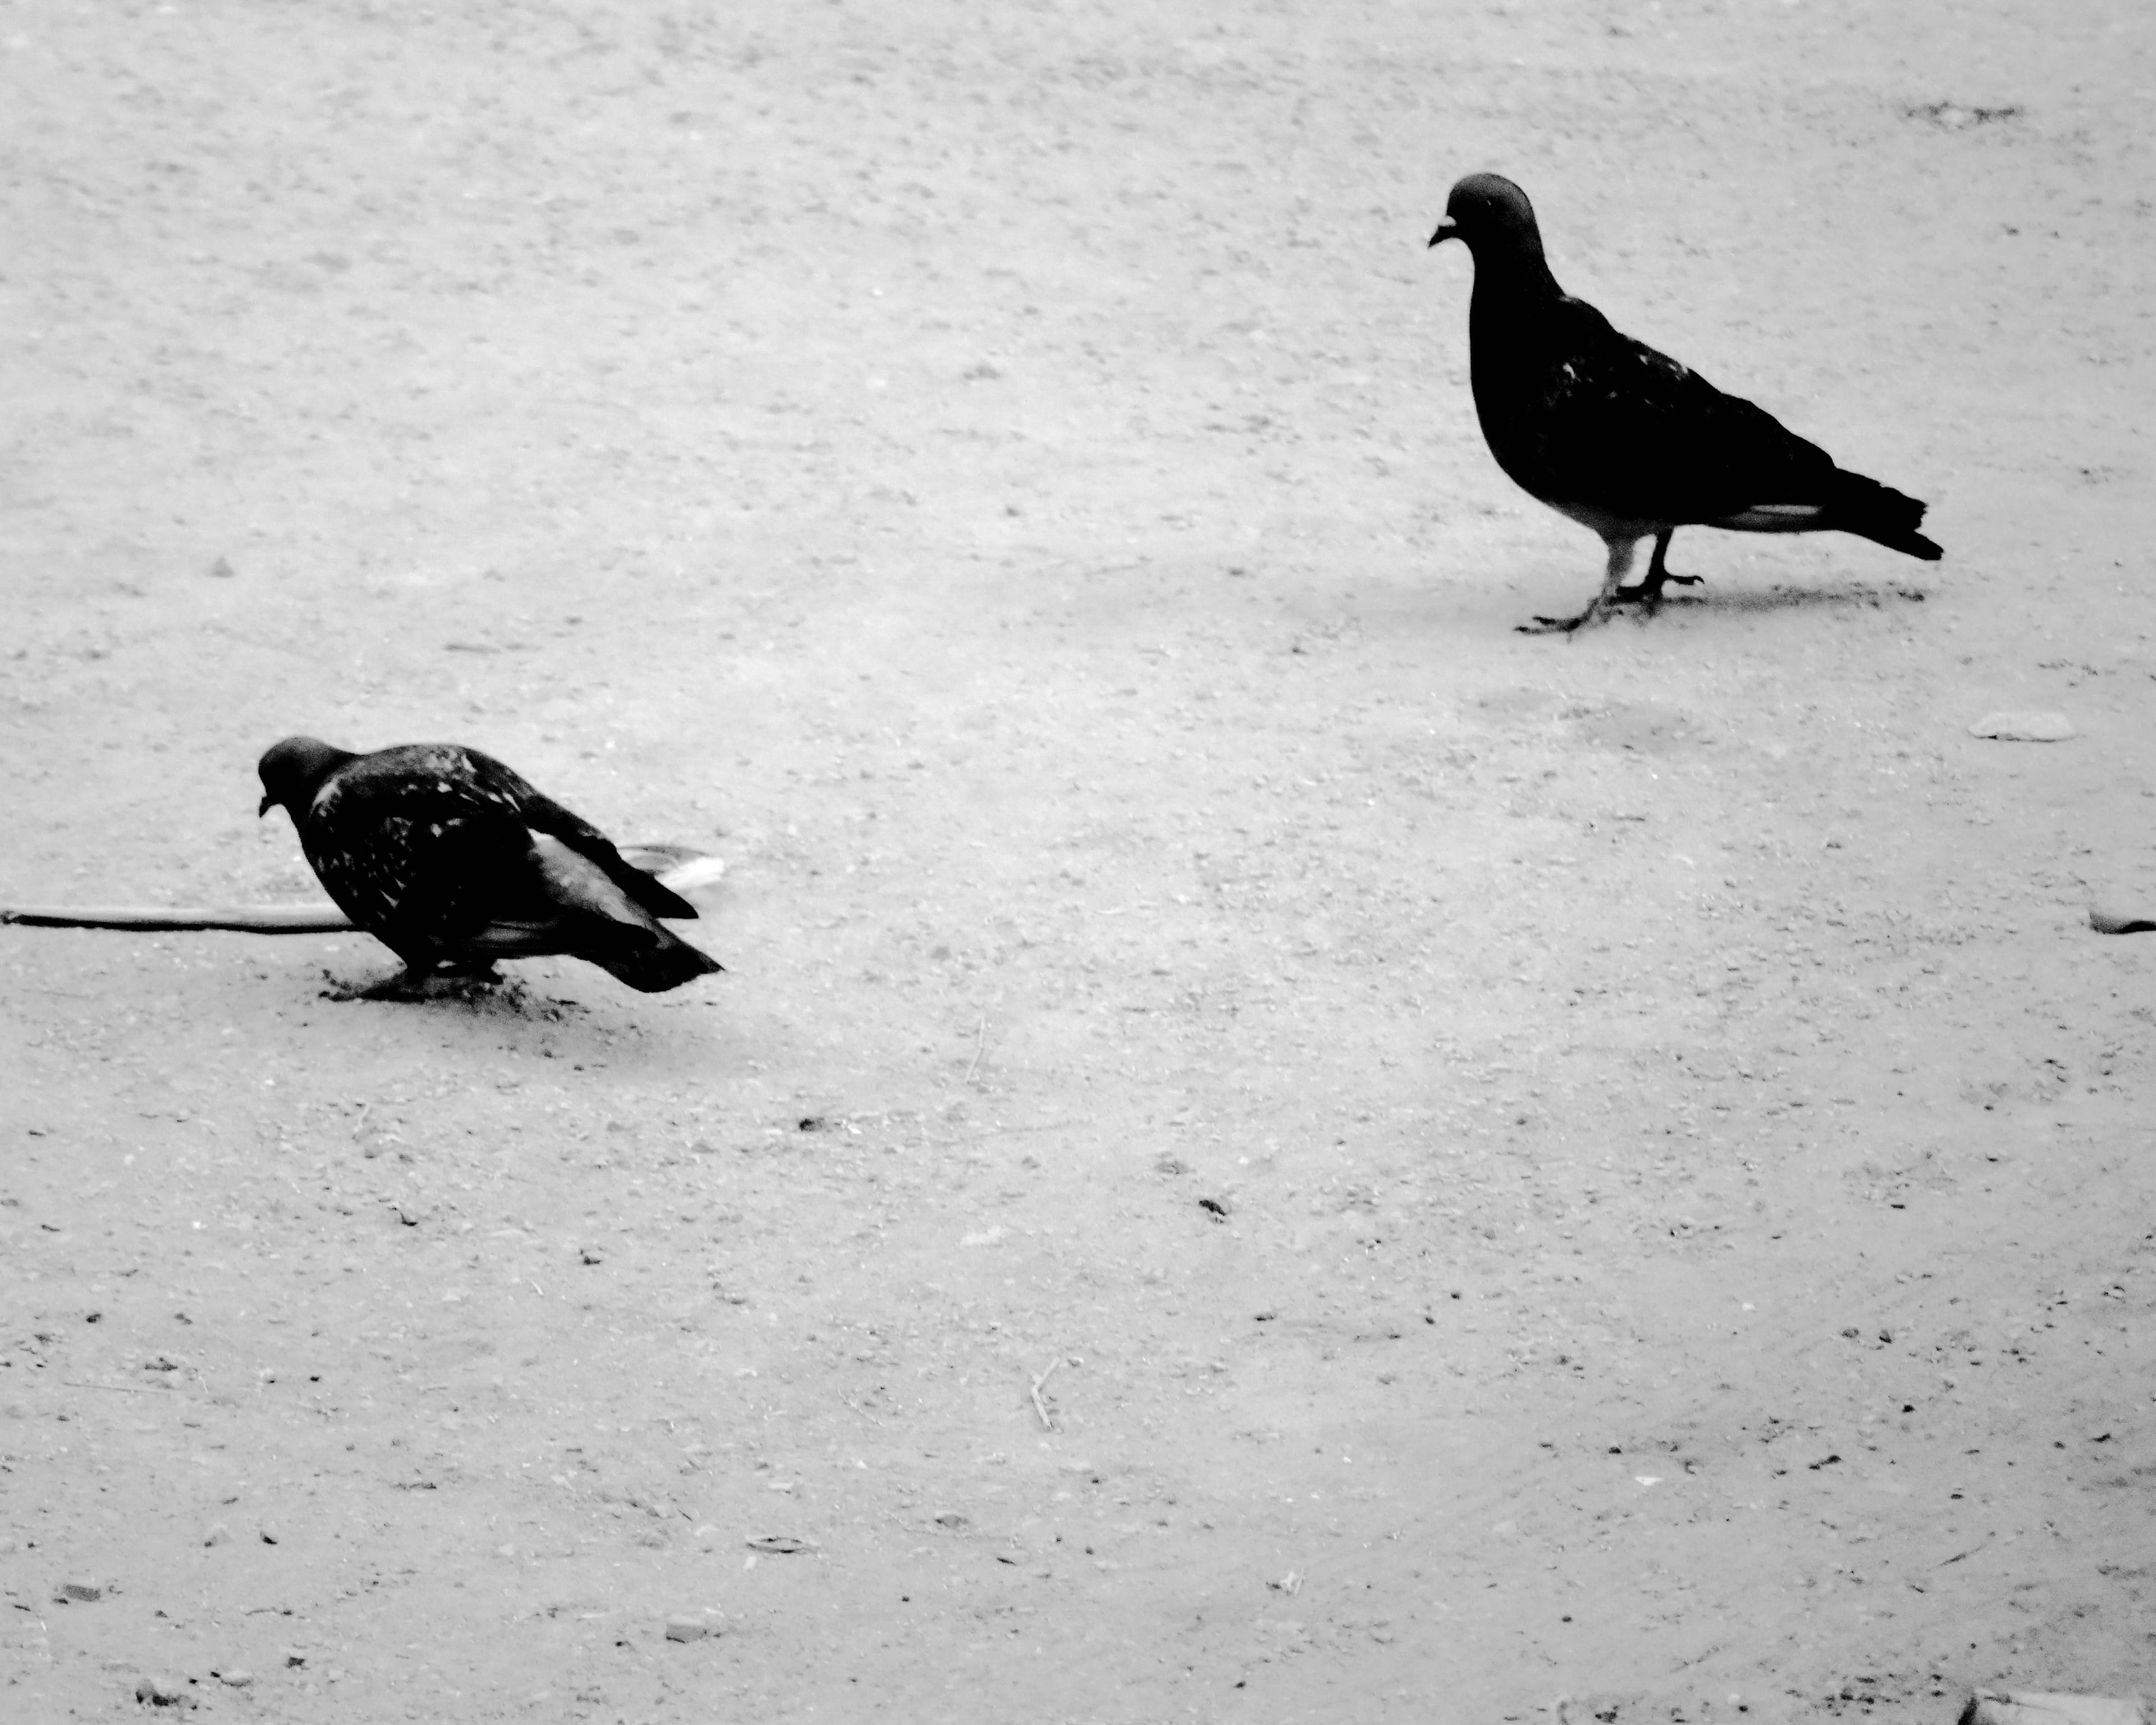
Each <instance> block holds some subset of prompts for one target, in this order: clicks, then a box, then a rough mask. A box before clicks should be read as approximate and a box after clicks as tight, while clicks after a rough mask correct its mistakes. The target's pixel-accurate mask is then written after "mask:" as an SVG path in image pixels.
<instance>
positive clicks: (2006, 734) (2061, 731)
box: [1969, 710, 2078, 742]
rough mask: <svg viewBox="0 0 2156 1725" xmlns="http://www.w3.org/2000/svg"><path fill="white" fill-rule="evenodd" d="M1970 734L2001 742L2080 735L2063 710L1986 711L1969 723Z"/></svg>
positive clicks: (2041, 740)
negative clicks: (2059, 711)
mask: <svg viewBox="0 0 2156 1725" xmlns="http://www.w3.org/2000/svg"><path fill="white" fill-rule="evenodd" d="M2077 734H2078V733H2076V731H2075V730H2074V726H2073V721H2072V720H2071V719H2069V718H2068V717H2067V716H2066V715H2065V714H2064V713H2053V712H2041V711H2033V710H2032V711H2027V712H2011V713H1986V714H1985V715H1984V716H1983V717H1982V718H1980V719H1979V720H1978V721H1976V722H1975V723H1974V725H1972V726H1969V735H1970V736H1971V737H1993V738H1995V739H1996V740H1997V741H1999V742H2065V741H2066V739H2067V738H2068V737H2073V736H2076V735H2077Z"/></svg>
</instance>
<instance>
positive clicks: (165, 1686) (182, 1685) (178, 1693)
mask: <svg viewBox="0 0 2156 1725" xmlns="http://www.w3.org/2000/svg"><path fill="white" fill-rule="evenodd" d="M135 1699H136V1700H137V1701H146V1702H149V1703H150V1705H151V1707H193V1705H194V1704H195V1698H194V1697H193V1696H192V1695H190V1694H188V1693H187V1682H186V1681H185V1680H184V1679H183V1678H180V1677H168V1676H165V1675H164V1674H163V1673H162V1672H159V1673H158V1674H157V1675H156V1676H149V1677H138V1678H137V1679H136V1681H135Z"/></svg>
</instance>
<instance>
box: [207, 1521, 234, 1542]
mask: <svg viewBox="0 0 2156 1725" xmlns="http://www.w3.org/2000/svg"><path fill="white" fill-rule="evenodd" d="M230 1538H232V1529H231V1528H229V1527H226V1526H225V1525H224V1523H223V1522H211V1523H210V1524H209V1532H207V1533H205V1534H203V1544H204V1545H223V1543H225V1542H226V1541H227V1540H228V1539H230Z"/></svg>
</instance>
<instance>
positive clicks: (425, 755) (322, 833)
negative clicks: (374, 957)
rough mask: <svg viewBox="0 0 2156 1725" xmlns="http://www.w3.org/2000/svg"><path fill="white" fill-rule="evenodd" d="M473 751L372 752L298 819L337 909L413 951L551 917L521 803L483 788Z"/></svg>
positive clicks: (339, 774) (332, 781) (305, 846)
mask: <svg viewBox="0 0 2156 1725" xmlns="http://www.w3.org/2000/svg"><path fill="white" fill-rule="evenodd" d="M300 848H301V849H302V850H305V853H306V856H307V860H308V861H309V862H310V863H311V865H313V866H314V870H315V872H316V875H319V876H321V882H322V885H323V886H325V887H326V888H327V889H328V891H329V895H330V896H331V898H332V899H334V900H335V901H336V904H337V907H338V908H339V909H340V910H341V911H344V913H345V914H346V916H350V917H351V918H352V921H353V922H356V923H357V924H358V925H359V926H360V927H362V928H365V929H367V930H368V931H369V932H372V933H375V934H377V935H379V936H380V937H382V939H384V940H385V941H387V942H388V944H389V945H390V946H392V947H395V948H396V949H397V950H398V952H403V953H406V954H407V955H408V956H409V955H410V954H412V953H414V952H425V951H428V950H429V949H438V948H449V947H456V946H458V945H459V944H460V943H461V942H463V941H465V939H467V938H468V937H470V936H472V935H474V934H475V933H476V932H478V931H480V929H483V928H485V927H487V926H488V925H489V924H490V923H493V922H543V921H545V920H547V917H548V916H549V915H550V914H551V912H550V911H549V909H548V907H547V904H546V901H545V895H544V894H543V892H542V891H541V889H540V887H539V885H538V882H537V880H536V876H535V875H534V873H533V870H532V869H531V864H530V860H529V858H530V853H531V836H530V834H529V833H528V832H527V830H526V826H525V823H524V819H523V817H522V815H521V813H520V812H519V810H518V809H517V806H516V798H515V797H514V796H513V795H512V794H509V793H506V792H505V791H503V790H502V789H501V788H500V787H498V786H490V785H487V784H485V783H480V780H479V778H478V777H477V775H475V773H473V772H472V770H471V768H470V763H469V762H467V761H466V760H465V751H464V750H461V749H458V748H454V747H442V746H435V745H418V746H413V747H406V748H396V749H384V750H382V751H381V752H379V753H377V754H372V755H367V756H363V757H361V758H360V759H358V760H357V761H354V762H351V763H350V764H349V765H347V766H346V767H343V768H340V769H338V771H336V773H332V774H331V777H330V778H329V780H328V781H327V783H325V784H324V785H323V786H322V788H321V790H320V791H319V792H317V793H316V796H315V799H314V802H313V803H312V804H311V806H310V808H309V809H308V810H307V813H306V819H305V820H304V821H302V822H301V823H300Z"/></svg>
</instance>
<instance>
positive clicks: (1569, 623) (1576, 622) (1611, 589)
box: [1517, 539, 1640, 635]
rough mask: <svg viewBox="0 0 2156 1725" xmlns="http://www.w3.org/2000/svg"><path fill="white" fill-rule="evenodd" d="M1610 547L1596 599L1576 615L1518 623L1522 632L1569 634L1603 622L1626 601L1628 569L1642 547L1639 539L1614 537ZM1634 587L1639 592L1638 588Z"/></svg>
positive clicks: (1526, 633)
mask: <svg viewBox="0 0 2156 1725" xmlns="http://www.w3.org/2000/svg"><path fill="white" fill-rule="evenodd" d="M1607 543H1608V544H1609V571H1608V572H1607V573H1605V574H1604V576H1603V578H1602V591H1601V592H1600V593H1597V594H1595V596H1594V603H1593V604H1591V605H1589V607H1588V608H1586V609H1585V610H1584V611H1583V612H1581V613H1580V614H1579V615H1578V616H1577V617H1537V619H1535V620H1534V621H1533V622H1532V623H1522V624H1518V625H1517V629H1518V632H1519V633H1520V634H1523V635H1568V634H1572V633H1573V631H1574V630H1576V629H1580V628H1581V627H1583V626H1584V625H1585V624H1590V623H1600V622H1601V621H1603V619H1605V618H1607V617H1608V616H1609V614H1610V612H1611V611H1613V610H1614V609H1615V608H1616V607H1617V606H1619V605H1620V604H1621V603H1624V600H1625V571H1626V570H1627V569H1629V568H1630V567H1632V557H1633V555H1634V553H1635V552H1637V551H1638V550H1639V548H1640V542H1639V541H1638V540H1636V539H1612V540H1609V541H1608V542H1607ZM1631 591H1632V592H1633V593H1637V592H1638V591H1639V589H1638V588H1632V589H1631Z"/></svg>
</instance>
